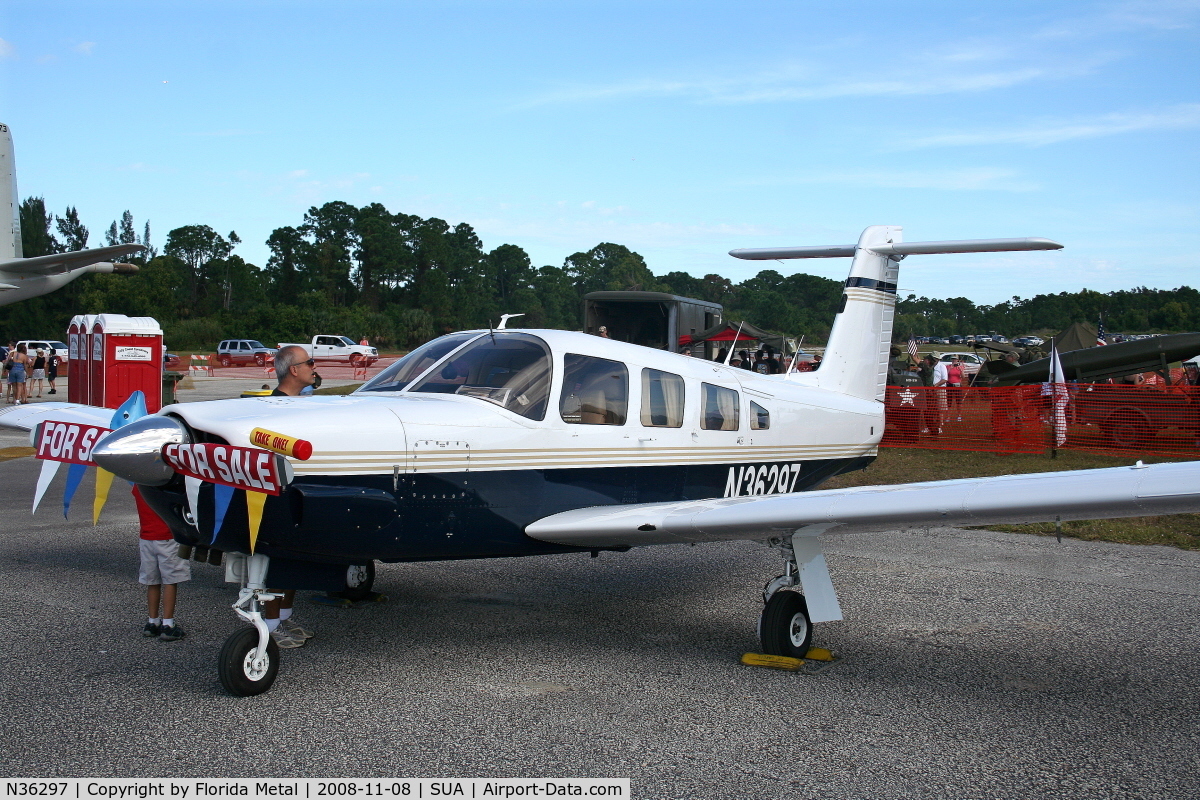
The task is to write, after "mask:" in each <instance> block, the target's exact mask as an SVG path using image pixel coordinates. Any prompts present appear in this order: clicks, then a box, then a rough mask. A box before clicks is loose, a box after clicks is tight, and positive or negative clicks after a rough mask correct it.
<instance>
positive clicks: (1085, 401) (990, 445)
mask: <svg viewBox="0 0 1200 800" xmlns="http://www.w3.org/2000/svg"><path fill="white" fill-rule="evenodd" d="M886 421H887V426H886V428H885V431H884V436H883V441H882V442H880V446H881V447H915V448H923V449H928V450H980V451H988V452H995V453H1040V452H1043V451H1045V450H1047V449H1049V448H1057V449H1060V450H1085V451H1089V452H1095V453H1111V454H1114V455H1127V456H1140V455H1159V456H1178V457H1200V387H1196V386H1186V385H1183V386H1181V385H1172V386H1167V385H1165V384H1164V383H1162V382H1157V383H1142V384H1139V385H1117V384H1106V383H1086V384H1075V383H1068V384H1066V385H1065V386H1063V387H1062V388H1061V389H1060V394H1059V396H1058V400H1057V402H1056V401H1055V396H1054V393H1053V392H1052V391H1051V388H1050V387H1049V385H1031V386H1001V387H988V388H982V387H981V388H976V387H961V388H957V389H956V388H955V387H946V388H943V387H932V388H931V387H924V386H916V387H905V386H889V387H887V420H886Z"/></svg>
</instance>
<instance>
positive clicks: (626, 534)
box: [525, 461, 1200, 547]
mask: <svg viewBox="0 0 1200 800" xmlns="http://www.w3.org/2000/svg"><path fill="white" fill-rule="evenodd" d="M1189 512H1200V462H1198V461H1189V462H1183V463H1173V464H1154V465H1143V464H1140V463H1139V464H1138V465H1137V466H1133V467H1111V468H1108V469H1093V470H1077V471H1072V472H1044V473H1038V474H1034V475H1003V476H1000V477H995V478H967V479H961V480H951V481H931V482H928V483H909V484H901V485H896V486H859V487H853V488H848V489H826V490H816V491H810V492H797V493H794V494H783V495H767V496H760V497H729V498H723V499H714V500H693V501H687V502H681V503H648V504H642V505H626V506H597V507H592V508H581V509H576V510H574V511H564V512H562V513H561V514H554V515H552V516H549V517H544V518H543V519H540V520H538V521H537V522H534V523H532V524H531V525H529V526H527V527H526V529H525V533H526V535H528V536H531V537H533V538H534V539H538V540H540V541H544V542H553V543H555V544H564V545H573V546H576V547H619V546H638V545H651V544H679V543H684V542H716V541H729V540H737V539H769V538H771V537H778V536H784V535H791V534H793V533H796V532H801V533H803V534H815V533H823V532H824V531H826V530H836V531H839V532H847V533H860V532H869V531H886V530H896V529H903V528H928V527H930V526H934V525H953V526H967V525H1020V524H1024V523H1029V522H1047V521H1053V520H1055V519H1061V520H1078V519H1109V518H1115V517H1140V516H1151V515H1157V514H1179V513H1189Z"/></svg>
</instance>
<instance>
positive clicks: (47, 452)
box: [34, 420, 112, 467]
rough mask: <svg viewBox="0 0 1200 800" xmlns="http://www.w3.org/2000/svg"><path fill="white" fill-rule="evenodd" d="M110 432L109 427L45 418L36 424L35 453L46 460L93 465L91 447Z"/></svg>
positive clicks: (94, 464)
mask: <svg viewBox="0 0 1200 800" xmlns="http://www.w3.org/2000/svg"><path fill="white" fill-rule="evenodd" d="M111 432H112V429H111V428H104V427H101V426H99V425H82V424H80V423H78V422H54V421H51V420H47V421H45V422H43V423H40V424H39V425H38V436H37V444H36V445H34V447H35V448H37V451H36V453H35V455H36V456H37V457H38V458H40V459H44V460H46V461H63V462H66V463H68V464H85V465H87V466H89V467H94V466H96V462H95V461H92V448H93V447H95V446H96V442H98V441H99V440H100V437H102V436H104V435H105V434H107V433H111Z"/></svg>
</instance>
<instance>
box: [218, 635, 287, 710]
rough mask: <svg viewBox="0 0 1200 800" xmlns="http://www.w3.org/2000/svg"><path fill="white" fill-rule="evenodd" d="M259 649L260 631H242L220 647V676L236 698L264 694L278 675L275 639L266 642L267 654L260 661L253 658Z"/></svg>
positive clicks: (223, 684) (277, 651)
mask: <svg viewBox="0 0 1200 800" xmlns="http://www.w3.org/2000/svg"><path fill="white" fill-rule="evenodd" d="M257 648H258V629H256V628H242V629H241V630H238V631H237V632H235V633H233V634H231V635H230V636H229V638H228V639H226V640H225V644H224V645H223V646H222V647H221V654H220V655H219V656H218V657H217V675H218V676H220V678H221V685H222V686H224V687H225V691H227V692H229V693H230V694H231V695H233V696H235V697H250V696H252V695H256V694H262V693H263V692H265V691H267V690H268V689H270V688H271V684H273V683H275V676H276V675H277V674H278V673H279V645H277V644H275V640H274V639H268V640H267V654H266V657H265V658H264V659H262V660H261V661H258V660H256V659H255V658H254V654H255V650H257Z"/></svg>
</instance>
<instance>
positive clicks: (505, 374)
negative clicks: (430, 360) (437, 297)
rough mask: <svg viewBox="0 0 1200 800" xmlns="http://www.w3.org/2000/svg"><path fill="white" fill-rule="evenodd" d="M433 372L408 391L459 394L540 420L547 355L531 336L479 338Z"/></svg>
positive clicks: (547, 387)
mask: <svg viewBox="0 0 1200 800" xmlns="http://www.w3.org/2000/svg"><path fill="white" fill-rule="evenodd" d="M439 341H440V340H439ZM439 367H440V368H438V369H434V370H433V371H432V372H430V373H429V374H428V375H427V376H425V377H424V378H423V379H421V381H420V382H419V383H417V384H416V385H415V386H413V387H412V389H410V390H409V391H413V392H438V393H442V394H461V395H466V396H468V397H477V398H479V399H480V400H486V401H488V402H489V403H495V404H496V405H498V406H503V407H504V408H506V409H508V410H509V411H511V412H513V413H514V414H520V415H521V416H523V417H527V418H529V419H536V420H540V419H544V418H545V416H546V401H547V398H549V396H550V350H549V349H548V348H547V347H546V344H545V343H544V342H543V341H542V340H541V339H539V338H537V337H536V336H531V335H529V334H527V333H495V334H485V335H483V336H480V337H479V338H478V339H477V340H475V341H474V342H472V343H471V344H470V345H468V346H467V347H465V348H463V350H462V351H460V352H458V353H456V354H454V356H453V357H451V358H449V359H446V360H445V361H443V362H442V363H441V364H440V365H439Z"/></svg>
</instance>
